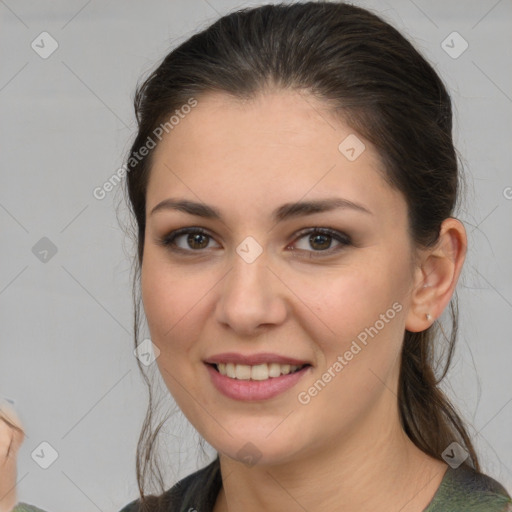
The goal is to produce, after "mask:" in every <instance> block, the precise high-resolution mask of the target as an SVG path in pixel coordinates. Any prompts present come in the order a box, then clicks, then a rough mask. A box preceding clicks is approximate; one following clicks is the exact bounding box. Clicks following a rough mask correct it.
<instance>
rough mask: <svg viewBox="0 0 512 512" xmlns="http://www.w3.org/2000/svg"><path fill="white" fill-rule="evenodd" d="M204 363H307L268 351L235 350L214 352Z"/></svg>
mask: <svg viewBox="0 0 512 512" xmlns="http://www.w3.org/2000/svg"><path fill="white" fill-rule="evenodd" d="M204 362H205V363H209V364H219V363H233V364H246V365H248V366H254V365H257V364H263V363H278V364H290V365H296V366H302V365H304V364H309V363H308V362H307V361H301V360H300V359H294V358H293V357H288V356H281V355H279V354H271V353H269V352H265V353H261V354H249V355H244V354H237V353H236V352H225V353H223V354H216V355H214V356H211V357H209V358H208V359H205V360H204Z"/></svg>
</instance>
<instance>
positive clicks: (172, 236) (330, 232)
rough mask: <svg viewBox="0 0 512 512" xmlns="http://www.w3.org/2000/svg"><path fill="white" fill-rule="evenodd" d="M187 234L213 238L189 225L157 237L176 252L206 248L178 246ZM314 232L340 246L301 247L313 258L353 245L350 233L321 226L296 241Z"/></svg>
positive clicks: (188, 253)
mask: <svg viewBox="0 0 512 512" xmlns="http://www.w3.org/2000/svg"><path fill="white" fill-rule="evenodd" d="M187 234H200V235H204V236H206V237H208V238H213V236H212V235H210V234H209V233H208V232H207V231H205V230H204V229H202V228H198V227H188V228H181V229H177V230H176V231H172V232H171V233H169V234H168V235H166V236H165V237H163V238H159V239H157V242H158V243H159V244H160V245H162V246H164V247H166V248H168V249H169V250H171V251H173V252H175V253H181V254H187V255H190V253H200V252H202V251H204V250H205V249H183V248H182V247H177V246H176V244H175V243H174V242H175V240H176V238H178V237H179V236H182V235H187ZM313 234H318V235H327V236H329V237H331V238H333V239H334V240H336V241H337V242H339V243H340V246H338V247H337V248H334V249H333V248H329V249H325V250H317V251H315V250H312V251H307V250H306V249H299V251H306V252H310V253H311V254H310V257H311V258H317V257H325V256H330V255H332V254H334V253H337V252H339V251H341V250H343V249H344V248H345V247H347V246H350V245H352V241H351V239H350V237H349V236H348V235H345V234H344V233H342V232H340V231H336V230H334V229H330V228H320V227H318V228H307V229H304V230H301V231H300V232H299V233H297V238H295V241H298V240H300V239H301V238H304V237H305V236H307V235H313ZM293 251H294V250H293Z"/></svg>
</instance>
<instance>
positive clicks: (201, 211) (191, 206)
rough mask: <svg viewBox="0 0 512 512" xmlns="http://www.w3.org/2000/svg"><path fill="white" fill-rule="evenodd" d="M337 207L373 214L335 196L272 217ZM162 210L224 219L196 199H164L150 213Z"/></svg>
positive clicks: (284, 209)
mask: <svg viewBox="0 0 512 512" xmlns="http://www.w3.org/2000/svg"><path fill="white" fill-rule="evenodd" d="M335 209H351V210H355V211H358V212H363V213H366V214H369V215H373V213H372V212H371V211H370V210H369V209H368V208H366V207H365V206H363V205H362V204H359V203H355V202H353V201H349V200H348V199H343V198H341V197H333V198H326V199H320V200H317V201H301V202H298V203H285V204H283V205H281V206H279V207H278V208H276V209H275V210H274V211H273V212H272V219H273V220H274V221H275V222H276V223H277V222H283V221H285V220H287V219H291V218H296V217H302V216H306V215H313V214H315V213H322V212H327V211H331V210H335ZM162 210H177V211H181V212H184V213H188V214H190V215H195V216H197V217H203V218H207V219H216V220H222V215H221V213H220V211H219V210H218V209H217V208H215V207H213V206H209V205H207V204H204V203H197V202H195V201H189V200H177V199H173V198H168V199H164V200H163V201H161V202H160V203H158V204H157V205H156V206H155V207H154V208H153V209H152V210H151V213H150V215H153V214H154V213H156V212H158V211H162Z"/></svg>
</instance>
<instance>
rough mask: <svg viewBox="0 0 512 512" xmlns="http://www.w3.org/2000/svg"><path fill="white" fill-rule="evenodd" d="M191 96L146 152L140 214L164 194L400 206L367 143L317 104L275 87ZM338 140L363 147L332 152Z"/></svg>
mask: <svg viewBox="0 0 512 512" xmlns="http://www.w3.org/2000/svg"><path fill="white" fill-rule="evenodd" d="M197 100H198V104H197V106H196V107H194V108H193V109H192V110H191V112H190V113H189V114H187V115H185V116H184V117H183V118H182V119H181V120H180V122H179V124H177V125H176V126H174V128H173V129H172V130H171V131H170V132H169V133H168V134H166V135H164V137H163V138H162V141H161V142H160V143H159V144H158V145H157V147H156V148H155V150H154V155H153V165H152V169H151V174H150V180H149V184H148V190H147V209H148V211H149V210H150V209H151V208H152V207H153V206H154V205H155V204H157V203H158V202H159V201H161V200H163V199H165V198H166V197H167V196H168V195H172V196H181V197H187V198H189V199H194V200H198V199H199V200H205V202H207V203H210V204H211V203H212V202H215V199H218V204H219V205H225V206H226V207H231V208H235V207H238V208H240V209H241V210H242V211H244V209H246V208H247V207H248V206H249V205H250V204H257V205H258V207H259V208H260V209H261V208H266V207H267V206H268V210H269V211H270V210H273V209H274V206H275V205H276V204H277V203H279V204H281V203H283V202H287V201H298V200H299V199H301V198H304V196H307V199H320V198H323V197H326V196H333V193H338V195H340V197H344V198H346V199H348V200H353V201H355V202H365V201H366V203H372V204H373V207H372V209H375V210H377V211H378V210H384V209H386V208H388V209H389V207H390V205H391V207H392V209H395V210H400V208H402V210H403V206H404V203H403V200H402V198H401V194H399V193H398V192H397V191H396V190H394V189H392V188H391V187H390V186H389V185H388V184H387V182H386V181H385V180H384V178H383V166H382V163H381V160H380V157H379V155H378V153H377V152H376V150H375V149H374V147H373V146H372V145H371V144H370V143H369V142H368V141H366V140H364V139H363V138H362V137H361V136H359V135H357V134H355V133H354V132H353V130H352V129H351V128H350V127H348V126H347V125H346V124H345V123H343V121H342V120H341V119H340V118H338V117H336V116H335V115H334V114H333V112H332V110H331V109H330V108H329V106H328V105H327V104H326V103H325V102H322V101H320V100H318V99H317V98H315V97H313V96H311V95H308V94H306V93H303V92H295V91H281V90H278V91H272V92H266V93H264V94H260V95H258V96H256V97H255V98H253V99H250V100H240V99H238V98H234V97H232V96H230V95H228V94H224V93H208V94H207V95H203V96H201V97H198V98H197ZM354 137H356V138H354ZM347 138H348V139H347ZM345 140H348V141H350V142H351V143H352V144H351V145H352V146H354V144H353V142H355V143H356V146H357V144H364V150H362V148H363V146H362V145H360V146H357V147H356V148H355V149H356V150H357V151H358V152H359V151H362V152H361V153H360V155H359V156H358V157H357V158H356V159H355V160H352V161H351V160H350V159H348V158H347V156H346V155H345V154H344V153H343V152H342V151H340V143H343V141H345ZM349 145H350V144H349ZM343 148H344V146H343V144H342V149H343ZM206 198H213V199H212V200H209V201H208V200H206ZM397 213H403V211H401V210H400V211H397Z"/></svg>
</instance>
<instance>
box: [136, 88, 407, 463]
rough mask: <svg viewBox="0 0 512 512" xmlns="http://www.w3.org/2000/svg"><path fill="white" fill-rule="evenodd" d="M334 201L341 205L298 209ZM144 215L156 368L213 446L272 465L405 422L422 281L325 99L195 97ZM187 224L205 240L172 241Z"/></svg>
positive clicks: (362, 152)
mask: <svg viewBox="0 0 512 512" xmlns="http://www.w3.org/2000/svg"><path fill="white" fill-rule="evenodd" d="M347 137H349V138H348V139H347ZM343 141H345V142H343ZM340 143H343V144H341V146H340ZM361 143H364V145H365V149H364V147H363V146H361ZM166 200H172V201H175V202H178V201H187V202H190V203H198V204H199V206H197V207H194V208H185V207H183V208H181V209H176V208H172V207H171V206H170V204H169V203H168V204H167V206H166V205H165V203H164V204H162V201H166ZM327 200H329V201H331V200H338V201H339V204H338V206H335V207H332V208H329V209H325V211H321V208H314V207H312V206H309V207H306V206H305V207H302V206H301V205H302V203H306V202H307V203H309V202H312V203H314V202H318V201H327ZM352 204H354V205H358V206H357V207H354V206H353V205H352ZM157 205H160V207H159V208H158V209H156V210H155V211H154V212H153V210H154V209H155V207H157ZM186 210H187V211H186ZM211 210H215V211H216V212H218V215H219V218H216V217H215V216H212V215H206V213H208V212H210V213H211ZM146 218H147V225H146V233H145V241H144V256H143V265H142V275H141V278H142V296H143V303H144V310H145V313H146V316H147V320H148V325H149V329H150V333H151V339H152V342H153V343H154V344H155V345H156V346H157V347H158V349H159V351H160V355H159V357H158V358H157V364H158V367H159V369H160V371H161V373H162V377H163V379H164V381H165V383H166V385H167V387H168V389H169V391H170V392H171V394H172V395H173V397H174V399H175V400H176V402H177V404H178V405H179V407H180V408H181V409H182V411H183V413H184V414H185V415H186V416H187V418H188V419H189V421H190V422H191V423H192V424H193V425H194V427H195V428H196V429H197V430H198V431H199V433H200V434H201V435H202V436H203V437H204V438H205V439H206V440H207V441H208V442H209V443H210V444H211V445H212V446H213V447H214V448H215V449H217V450H218V451H219V452H221V453H224V454H227V455H228V456H230V457H233V458H235V459H239V460H245V461H250V460H252V461H253V463H254V462H256V461H257V459H260V460H259V463H269V464H273V463H277V462H285V461H291V460H294V459H297V458H298V457H307V456H310V455H311V454H312V453H319V450H322V449H332V446H333V444H332V440H333V438H337V439H340V436H344V437H343V438H345V439H349V437H354V436H362V438H365V439H368V438H369V437H368V436H372V435H373V434H375V433H376V432H381V431H382V429H385V428H386V426H389V425H392V424H394V422H396V421H397V416H396V415H395V414H394V412H395V411H396V400H397V399H396V392H397V391H396V384H397V379H398V372H399V364H400V357H399V356H400V349H401V344H402V339H403V333H404V329H405V328H406V327H407V313H408V310H409V305H410V292H411V289H412V287H413V285H414V283H413V276H414V267H413V263H412V262H413V252H412V251H413V246H412V243H411V241H410V239H409V236H408V232H407V224H408V221H407V208H406V203H405V200H404V198H403V196H402V195H401V194H400V193H399V192H397V191H396V190H395V189H393V188H391V187H390V186H389V185H388V184H387V183H386V182H385V181H384V179H383V177H382V167H381V163H380V161H379V158H378V155H377V153H376V152H375V150H374V149H373V147H372V146H371V145H370V143H369V142H368V141H366V140H364V139H362V137H360V136H359V137H358V138H355V134H354V133H353V132H352V130H351V129H350V128H348V127H347V126H345V125H344V124H343V123H342V122H340V121H339V120H337V119H335V118H334V117H333V116H332V115H331V114H329V112H328V110H327V108H326V106H325V105H324V104H322V103H320V102H318V101H317V100H315V99H314V98H313V97H312V96H307V95H302V94H300V93H297V92H291V91H275V92H273V93H266V94H265V95H260V96H259V97H258V98H257V99H255V100H251V101H246V102H242V101H239V100H235V99H233V98H231V97H229V96H227V95H223V94H220V93H216V94H209V95H205V96H203V97H200V98H198V104H197V106H195V107H194V108H193V109H192V110H191V112H190V113H189V114H187V115H186V116H185V117H184V118H183V119H181V120H180V122H179V124H177V125H176V126H174V128H173V129H172V131H169V133H168V134H167V135H165V137H164V138H162V141H161V142H160V143H159V145H158V146H157V147H156V149H155V153H154V160H153V166H152V169H151V176H150V179H149V184H148V189H147V200H146ZM184 228H187V229H190V228H200V229H201V230H202V231H204V234H197V233H195V234H194V233H190V232H187V231H186V230H185V231H184V233H181V234H179V235H178V236H177V237H176V238H175V239H174V240H173V241H171V240H170V237H168V235H170V234H171V233H172V232H174V231H176V230H178V229H184ZM314 228H322V229H324V230H326V229H328V230H332V234H326V232H325V231H324V232H322V233H315V232H314ZM166 237H168V240H169V241H170V243H169V245H167V246H166V245H164V244H162V243H161V242H160V241H161V240H164V239H166ZM226 354H227V355H226ZM244 358H245V359H244ZM237 361H238V362H239V363H251V364H250V365H249V364H236V363H237ZM287 361H288V362H289V363H296V364H295V366H291V367H287V366H286V363H287ZM213 362H215V363H221V364H220V368H219V367H215V366H214V365H213V364H211V363H213ZM227 363H230V364H227ZM272 363H273V364H272ZM303 364H307V366H305V367H304V368H303V369H302V370H299V371H298V372H297V373H294V374H293V375H292V374H291V373H289V374H286V372H287V370H288V371H291V370H295V369H296V366H302V365H303ZM219 369H221V370H222V373H226V372H227V373H228V375H227V376H226V375H222V373H219V371H218V370H219ZM233 374H234V375H235V376H238V377H240V378H233ZM281 374H283V375H281ZM277 375H281V376H279V377H278V376H277ZM370 439H371V437H370ZM248 443H250V444H248Z"/></svg>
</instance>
